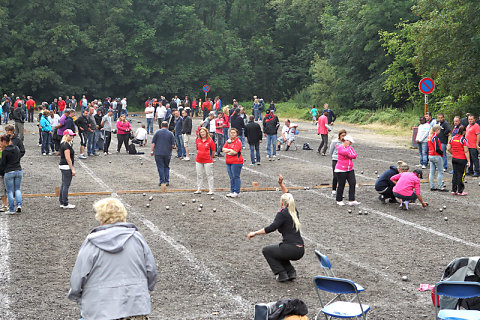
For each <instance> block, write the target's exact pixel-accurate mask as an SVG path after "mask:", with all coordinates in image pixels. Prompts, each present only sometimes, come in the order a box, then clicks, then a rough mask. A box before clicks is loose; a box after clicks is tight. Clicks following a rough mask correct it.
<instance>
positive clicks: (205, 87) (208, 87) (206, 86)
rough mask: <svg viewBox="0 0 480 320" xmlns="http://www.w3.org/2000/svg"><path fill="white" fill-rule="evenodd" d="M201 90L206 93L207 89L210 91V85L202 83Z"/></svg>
mask: <svg viewBox="0 0 480 320" xmlns="http://www.w3.org/2000/svg"><path fill="white" fill-rule="evenodd" d="M203 91H204V92H205V93H207V92H208V91H210V86H209V85H208V84H206V85H204V86H203Z"/></svg>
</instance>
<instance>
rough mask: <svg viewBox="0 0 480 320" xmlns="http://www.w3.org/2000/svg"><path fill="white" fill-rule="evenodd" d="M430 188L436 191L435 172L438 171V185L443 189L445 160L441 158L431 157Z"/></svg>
mask: <svg viewBox="0 0 480 320" xmlns="http://www.w3.org/2000/svg"><path fill="white" fill-rule="evenodd" d="M429 159H430V177H429V178H430V188H431V189H435V181H434V179H435V170H437V171H438V175H437V184H438V189H440V188H442V184H443V160H442V157H440V156H430V157H429Z"/></svg>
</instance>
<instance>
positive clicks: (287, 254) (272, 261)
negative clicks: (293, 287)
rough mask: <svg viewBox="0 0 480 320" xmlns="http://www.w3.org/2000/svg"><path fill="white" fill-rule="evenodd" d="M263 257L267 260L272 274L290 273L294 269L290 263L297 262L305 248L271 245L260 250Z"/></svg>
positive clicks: (283, 244)
mask: <svg viewBox="0 0 480 320" xmlns="http://www.w3.org/2000/svg"><path fill="white" fill-rule="evenodd" d="M262 253H263V256H264V257H265V259H266V260H267V262H268V264H269V265H270V268H271V269H272V271H273V273H274V274H279V273H280V272H282V271H286V272H292V271H294V270H295V268H294V267H293V266H292V264H291V263H290V261H295V260H299V259H301V258H302V257H303V254H304V253H305V248H304V247H303V246H302V247H297V245H295V244H285V243H280V244H272V245H269V246H266V247H264V248H263V249H262Z"/></svg>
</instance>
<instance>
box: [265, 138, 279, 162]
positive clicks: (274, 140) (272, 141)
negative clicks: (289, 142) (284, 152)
mask: <svg viewBox="0 0 480 320" xmlns="http://www.w3.org/2000/svg"><path fill="white" fill-rule="evenodd" d="M276 144H277V135H276V134H267V155H268V156H269V157H271V156H272V149H273V155H274V156H276V155H277V148H276Z"/></svg>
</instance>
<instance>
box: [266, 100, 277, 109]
mask: <svg viewBox="0 0 480 320" xmlns="http://www.w3.org/2000/svg"><path fill="white" fill-rule="evenodd" d="M268 109H269V110H270V112H277V107H275V103H274V102H273V100H272V101H270V106H269V107H268Z"/></svg>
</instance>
